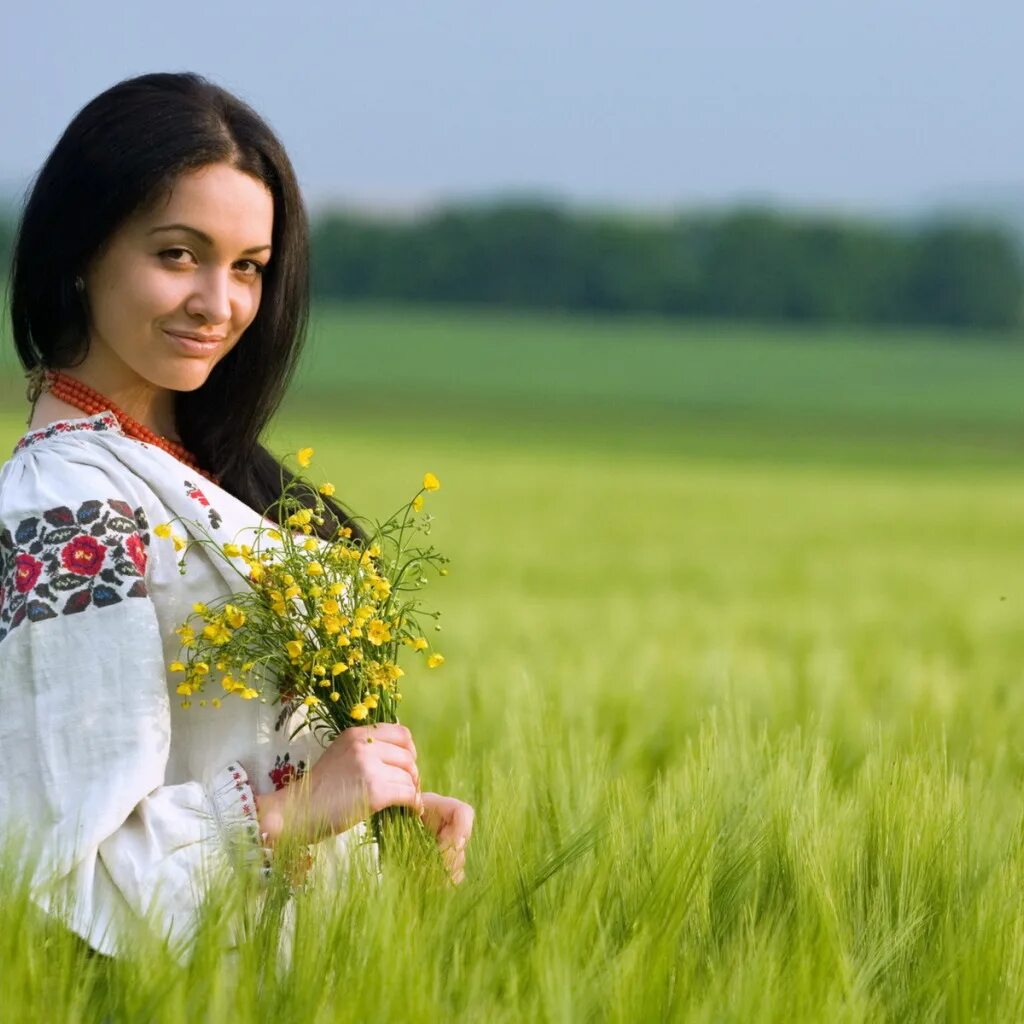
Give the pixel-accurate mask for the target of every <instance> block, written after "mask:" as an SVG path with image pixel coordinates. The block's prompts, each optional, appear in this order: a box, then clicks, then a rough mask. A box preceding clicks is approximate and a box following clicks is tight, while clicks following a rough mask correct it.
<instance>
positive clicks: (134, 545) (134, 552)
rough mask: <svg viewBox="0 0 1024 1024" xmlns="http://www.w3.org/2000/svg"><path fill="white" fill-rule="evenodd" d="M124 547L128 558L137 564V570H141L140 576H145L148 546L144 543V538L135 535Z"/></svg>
mask: <svg viewBox="0 0 1024 1024" xmlns="http://www.w3.org/2000/svg"><path fill="white" fill-rule="evenodd" d="M124 547H125V550H126V551H127V552H128V557H129V558H130V559H131V560H132V561H133V562H134V563H135V568H136V569H138V570H139V575H140V576H145V575H146V546H145V544H143V543H142V538H141V537H140V536H139V535H138V534H137V533H133V534H132V535H131V536H130V537H129V538H128V539H127V540H126V541H125V542H124Z"/></svg>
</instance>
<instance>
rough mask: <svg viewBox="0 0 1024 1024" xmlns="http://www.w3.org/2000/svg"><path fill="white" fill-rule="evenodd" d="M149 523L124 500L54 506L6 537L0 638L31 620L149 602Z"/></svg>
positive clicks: (1, 555)
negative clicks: (138, 600)
mask: <svg viewBox="0 0 1024 1024" xmlns="http://www.w3.org/2000/svg"><path fill="white" fill-rule="evenodd" d="M148 545H149V523H148V522H147V521H146V513H145V512H144V511H143V510H142V509H141V508H137V509H132V507H131V506H130V505H129V504H128V503H127V502H124V501H118V500H117V499H114V498H110V499H108V500H106V501H98V500H93V501H85V502H83V503H82V504H81V505H79V506H78V508H77V509H71V508H68V507H66V506H61V507H58V508H52V509H50V510H49V511H47V512H44V513H43V514H42V515H41V516H31V517H30V518H28V519H23V520H22V521H21V522H20V523H19V524H18V527H17V529H16V530H15V531H14V533H13V534H12V533H11V531H10V530H4V531H3V532H2V533H0V641H2V640H3V639H4V637H5V636H7V634H8V633H10V632H11V631H12V630H14V629H16V628H17V627H18V626H20V625H21V624H22V623H23V622H24V621H25V619H28V620H29V621H30V622H41V621H42V620H44V619H53V618H56V617H57V616H58V615H73V614H75V613H76V612H81V611H85V609H86V608H88V607H89V606H90V605H95V606H96V607H97V608H105V607H107V606H108V605H114V604H120V603H121V601H123V600H124V599H125V598H126V597H146V596H147V594H148V591H147V589H146V583H145V580H144V579H143V577H144V574H145V571H146V561H147V555H146V549H147V547H148Z"/></svg>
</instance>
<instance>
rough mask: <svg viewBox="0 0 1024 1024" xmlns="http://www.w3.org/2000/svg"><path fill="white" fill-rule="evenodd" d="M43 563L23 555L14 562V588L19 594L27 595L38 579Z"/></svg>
mask: <svg viewBox="0 0 1024 1024" xmlns="http://www.w3.org/2000/svg"><path fill="white" fill-rule="evenodd" d="M42 571H43V563H42V562H40V561H39V560H38V559H35V558H33V557H32V556H31V555H26V554H24V553H22V554H20V555H18V557H17V558H16V559H15V560H14V586H15V589H16V590H17V591H18V593H19V594H27V593H28V592H29V591H30V590H31V589H32V588H33V587H34V586H35V585H36V582H37V581H38V579H39V574H40V573H41V572H42Z"/></svg>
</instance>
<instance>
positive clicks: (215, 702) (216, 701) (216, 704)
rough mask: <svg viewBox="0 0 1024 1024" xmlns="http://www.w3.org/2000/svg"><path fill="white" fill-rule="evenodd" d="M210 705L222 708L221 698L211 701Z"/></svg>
mask: <svg viewBox="0 0 1024 1024" xmlns="http://www.w3.org/2000/svg"><path fill="white" fill-rule="evenodd" d="M210 703H211V704H212V705H213V706H214V707H215V708H219V707H220V697H214V698H213V700H211V701H210Z"/></svg>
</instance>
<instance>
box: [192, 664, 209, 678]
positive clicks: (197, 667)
mask: <svg viewBox="0 0 1024 1024" xmlns="http://www.w3.org/2000/svg"><path fill="white" fill-rule="evenodd" d="M192 671H193V672H194V673H195V674H196V675H197V676H205V675H206V674H207V672H209V671H210V666H209V665H207V664H206V662H205V661H197V662H196V663H195V664H194V665H193V666H192Z"/></svg>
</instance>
